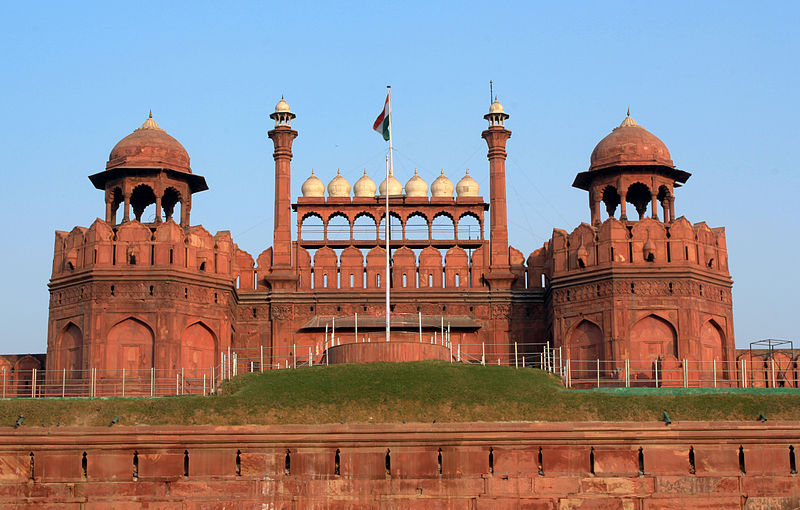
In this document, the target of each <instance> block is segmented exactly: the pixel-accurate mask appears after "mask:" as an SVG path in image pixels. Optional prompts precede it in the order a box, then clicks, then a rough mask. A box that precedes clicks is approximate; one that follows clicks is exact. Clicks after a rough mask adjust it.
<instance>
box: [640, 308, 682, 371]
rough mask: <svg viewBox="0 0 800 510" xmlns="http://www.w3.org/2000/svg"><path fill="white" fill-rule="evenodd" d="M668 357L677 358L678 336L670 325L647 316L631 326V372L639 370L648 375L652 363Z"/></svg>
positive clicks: (658, 318) (654, 317)
mask: <svg viewBox="0 0 800 510" xmlns="http://www.w3.org/2000/svg"><path fill="white" fill-rule="evenodd" d="M668 355H669V356H675V357H676V358H677V357H678V334H677V333H676V331H675V328H674V327H673V326H672V324H670V323H669V322H668V321H666V320H665V319H663V318H661V317H659V316H657V315H648V316H647V317H644V318H642V319H640V320H639V321H638V322H636V324H634V325H633V328H631V334H630V359H631V370H634V369H641V370H644V371H646V372H647V373H648V374H649V373H650V371H651V368H652V361H653V360H655V359H657V358H664V357H665V356H668ZM634 366H635V368H634Z"/></svg>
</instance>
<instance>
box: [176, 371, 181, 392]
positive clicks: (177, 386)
mask: <svg viewBox="0 0 800 510" xmlns="http://www.w3.org/2000/svg"><path fill="white" fill-rule="evenodd" d="M175 394H176V395H180V394H181V374H179V373H177V372H176V373H175Z"/></svg>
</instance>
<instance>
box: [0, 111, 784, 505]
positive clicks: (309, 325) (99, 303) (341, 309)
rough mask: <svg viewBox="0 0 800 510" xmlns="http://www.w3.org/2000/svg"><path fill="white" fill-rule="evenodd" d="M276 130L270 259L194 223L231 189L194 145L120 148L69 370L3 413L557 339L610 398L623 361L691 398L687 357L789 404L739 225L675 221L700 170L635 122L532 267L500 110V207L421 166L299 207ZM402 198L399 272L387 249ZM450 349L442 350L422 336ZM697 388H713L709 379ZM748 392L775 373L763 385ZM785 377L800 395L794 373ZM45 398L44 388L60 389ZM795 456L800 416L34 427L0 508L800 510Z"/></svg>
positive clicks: (279, 119) (16, 362)
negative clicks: (510, 217) (570, 223)
mask: <svg viewBox="0 0 800 510" xmlns="http://www.w3.org/2000/svg"><path fill="white" fill-rule="evenodd" d="M270 117H271V118H272V119H273V120H274V121H275V126H274V128H273V129H272V130H270V131H269V138H270V139H272V141H273V143H274V159H275V214H274V220H275V225H274V238H273V242H272V246H271V247H267V248H266V249H265V250H264V251H263V252H262V253H261V254H259V255H258V256H257V257H256V258H255V259H254V257H253V256H252V255H250V254H248V253H246V252H244V251H243V250H240V249H239V248H238V247H237V245H236V244H235V243H234V242H233V239H232V238H231V235H230V233H229V232H227V231H222V232H218V233H216V234H214V235H212V234H211V233H209V232H208V231H206V230H205V229H204V228H203V227H202V226H199V225H192V223H191V209H192V197H193V195H194V193H197V192H200V191H205V190H207V189H208V187H207V185H206V182H205V180H204V178H203V177H201V176H199V175H197V174H195V173H193V172H192V170H191V167H190V160H189V156H188V153H187V151H186V150H185V149H184V147H183V146H182V145H181V144H180V143H179V142H178V141H177V140H175V139H174V138H173V137H171V136H170V135H168V134H167V133H166V132H165V131H164V130H163V129H162V128H160V127H159V126H158V124H157V123H156V121H155V120H154V119H153V118H152V116H151V117H150V118H148V119H147V120H146V121H145V122H144V124H143V125H142V126H141V127H140V128H138V129H136V130H135V131H134V132H133V133H131V134H130V135H128V136H126V137H125V138H123V139H122V140H121V141H120V142H119V143H117V145H116V146H114V148H113V149H112V150H111V154H110V156H109V159H108V162H107V164H106V169H105V170H104V171H102V172H100V173H96V174H94V175H91V176H90V180H91V182H92V183H93V184H94V186H95V187H96V188H98V189H100V190H103V192H104V198H105V216H104V218H103V219H99V218H98V219H97V220H95V221H94V223H92V225H91V226H90V227H88V228H84V227H75V228H73V229H72V231H70V232H60V231H59V232H56V240H55V251H54V258H53V273H52V278H51V281H50V285H49V288H50V318H49V327H48V343H47V354H46V355H33V356H31V355H28V356H5V357H3V358H0V368H2V369H3V372H2V373H3V396H6V375H7V373H8V374H11V384H12V385H13V387H14V389H15V391H16V392H17V395H25V394H27V395H28V396H64V395H69V393H67V392H66V390H65V388H66V387H67V386H66V381H67V380H69V381H70V384H71V385H74V386H75V387H79V388H86V387H87V385H88V387H89V388H90V389H89V393H88V394H89V395H91V396H97V395H98V392H97V385H98V384H100V385H102V384H103V383H104V382H105V383H106V384H107V388H110V387H111V384H112V383H113V384H117V385H118V383H119V381H120V375H121V388H122V396H125V395H126V394H125V388H126V386H125V384H126V383H125V377H126V373H127V374H135V373H138V372H149V373H152V374H155V372H156V370H159V371H166V372H167V373H172V374H175V373H180V378H179V379H178V380H177V383H176V384H177V388H176V386H173V387H172V390H176V392H178V393H183V392H184V388H183V386H182V384H183V383H182V381H183V371H184V370H190V371H191V370H195V371H206V370H208V371H209V374H210V376H211V377H210V381H211V383H212V384H213V381H215V380H217V379H218V378H219V375H220V374H219V372H217V374H216V376H215V375H214V369H215V367H218V369H220V368H221V369H222V370H225V367H226V366H228V374H227V375H228V376H230V361H231V360H230V353H231V352H233V353H236V352H248V351H250V352H258V353H259V356H258V357H256V358H253V359H258V366H257V369H258V370H264V369H269V368H278V367H283V366H289V364H290V363H292V364H296V363H297V362H298V358H300V357H302V356H305V352H301V353H298V352H296V351H297V346H302V347H303V349H304V350H305V349H308V351H307V352H308V362H309V364H310V363H312V362H315V363H318V362H320V361H321V360H323V359H324V361H325V362H330V363H336V362H344V361H371V360H390V361H400V360H411V359H450V360H451V361H452V360H453V359H454V355H453V352H454V350H455V352H457V353H458V357H459V359H460V357H461V356H464V357H465V358H470V357H471V359H473V360H474V359H477V358H480V359H481V361H483V362H490V363H491V362H494V361H495V360H496V361H498V362H499V361H500V360H509V359H514V360H517V359H518V358H519V356H522V357H523V360H524V357H525V356H533V355H536V354H539V351H540V350H541V349H542V348H543V347H542V346H543V345H545V346H546V347H544V348H545V349H551V348H552V349H561V354H562V360H563V359H566V360H567V363H569V361H572V362H573V364H574V366H573V367H572V369H573V370H574V371H575V372H577V373H582V374H583V375H584V377H585V378H586V377H588V379H591V380H594V379H595V378H596V380H597V384H598V385H600V382H601V379H602V380H603V381H606V382H610V381H617V382H619V381H620V378H621V377H622V376H621V373H620V372H619V371H618V370H616V369H613V370H612V369H609V368H608V367H609V366H612V367H613V366H616V367H619V366H621V365H620V364H621V363H623V362H624V367H625V370H624V378H625V382H626V385H628V384H629V383H630V380H631V379H634V380H636V381H639V382H644V383H645V384H651V383H652V385H654V386H660V385H668V384H667V383H668V382H670V381H669V379H670V377H668V375H667V374H668V373H669V372H668V370H669V369H670V367H672V370H673V374H674V370H675V369H678V370H683V384H684V385H687V382H688V381H687V379H688V378H687V372H686V367H687V363H689V362H694V363H695V365H694V366H695V367H701V369H700V371H701V372H702V370H705V369H703V368H702V367H706V369H707V370H709V371H713V381H714V385H715V386H716V385H717V384H718V383H719V384H720V385H723V386H724V385H729V386H736V385H739V386H766V385H771V386H775V385H776V370H775V367H776V360H777V362H778V364H779V368H780V373H781V374H783V375H785V374H786V373H788V372H790V371H791V370H787V369H786V367H791V365H792V363H793V361H792V359H791V357H788V355H786V354H785V353H776V354H774V356H773V357H772V358H771V361H772V380H771V381H768V380H767V379H768V376H767V374H768V372H767V371H766V370H763V369H759V370H756V372H755V374H758V373H759V371H760V373H761V375H760V376H758V375H753V374H754V372H753V367H755V366H756V363H761V365H760V366H761V367H762V368H764V367H766V365H765V363H764V361H765V360H764V359H763V358H761V359H760V360H757V359H755V358H753V353H752V352H751V353H749V356H750V359H749V362H750V369H751V370H750V371H747V370H744V368H745V367H746V366H747V365H746V364H745V363H742V365H741V366H742V367H743V369H742V370H741V372H740V371H738V366H739V363H738V362H739V361H743V360H742V359H741V356H742V355H741V354H740V355H738V357H737V353H736V350H735V348H734V337H733V323H732V303H731V284H732V282H731V278H730V275H729V273H728V263H727V262H728V261H727V252H726V244H725V233H724V229H723V228H721V227H720V228H710V227H708V226H707V225H706V224H705V223H702V222H701V223H696V224H692V223H690V222H689V221H688V220H687V219H686V218H684V217H682V216H679V217H676V206H675V191H676V189H677V188H678V187H680V186H681V185H682V184H684V183H686V181H687V180H688V178H689V177H690V174H689V173H688V172H686V171H683V170H679V169H677V168H676V167H675V165H674V164H673V161H672V159H671V156H670V153H669V151H668V149H667V147H666V146H665V145H664V144H663V143H662V142H661V141H660V140H659V139H658V138H657V137H656V136H654V135H653V134H651V133H650V132H649V131H647V130H646V129H645V128H644V127H642V126H639V125H638V124H637V123H636V122H635V121H634V120H633V119H632V118H631V117H630V116H627V117H626V118H625V119H624V120H623V121H622V124H621V125H619V126H618V127H615V128H614V129H613V130H612V131H611V133H610V134H608V135H607V136H606V137H605V138H603V139H602V140H601V141H600V142H599V143H598V144H597V146H596V147H595V148H594V150H593V151H592V153H591V159H590V165H589V168H588V169H587V170H586V171H582V172H580V173H578V175H577V176H576V178H575V181H574V183H573V185H574V186H575V187H577V188H579V189H582V190H585V191H587V192H588V194H589V214H588V215H587V216H588V220H589V221H588V222H586V223H581V224H580V225H579V226H577V228H575V229H574V230H573V231H572V232H570V233H568V232H565V231H563V230H560V229H554V231H553V235H552V238H551V239H550V240H548V241H547V242H546V243H545V244H544V246H542V247H541V248H540V249H538V250H536V251H534V252H533V253H531V254H529V255H527V256H526V255H525V254H523V253H521V252H520V251H518V250H516V249H514V248H513V247H511V245H510V244H509V240H508V229H507V211H506V182H505V159H506V144H507V142H508V140H509V138H510V137H511V131H510V130H508V129H507V127H506V125H505V124H506V121H507V120H508V118H509V115H508V114H506V113H505V112H504V110H503V107H502V106H501V105H500V103H498V102H497V101H495V102H494V103H493V104H492V105H491V107H490V110H489V113H488V114H486V115H485V118H486V119H487V121H488V123H489V125H488V128H487V129H486V130H485V131H483V133H482V137H483V139H484V140H486V143H487V145H488V159H489V165H488V173H489V190H488V200H487V199H485V198H484V197H483V196H482V195H481V190H480V189H479V187H478V184H477V182H476V181H475V180H473V178H472V177H471V176H470V175H469V172H468V171H467V172H465V175H464V176H463V177H462V178H460V180H459V181H458V182H457V184H455V185H454V184H453V182H452V181H451V180H450V179H449V178H448V177H447V176H446V175H445V172H444V171H442V173H441V175H440V176H439V177H438V178H437V179H436V180H434V181H433V182H432V183H431V184H430V186H429V185H428V183H426V182H425V181H424V180H423V179H422V178H421V177H420V176H418V175H417V174H416V172H415V174H414V175H413V176H410V178H409V179H408V181H407V183H406V184H405V186H403V185H402V184H401V183H400V182H399V181H398V180H397V179H396V178H395V176H394V175H390V176H389V177H388V178H387V179H386V180H385V181H384V182H382V183H381V184H380V186H377V185H376V184H375V182H374V181H373V180H372V179H371V178H370V177H369V176H368V175H367V173H366V172H365V173H364V176H363V177H361V178H360V179H359V180H358V181H357V182H355V183H354V184H353V185H352V186H351V185H350V183H348V182H347V181H346V180H345V178H344V177H342V176H341V175H338V174H337V175H336V176H333V177H332V179H331V180H330V182H329V184H328V186H327V196H326V186H325V185H324V183H323V182H322V181H321V180H320V179H319V177H317V176H316V175H315V174H314V172H313V171H312V172H311V176H310V177H309V178H308V179H307V180H306V181H305V182H304V183H303V185H302V189H301V196H299V197H297V199H296V200H295V201H294V202H293V200H292V190H291V185H290V183H291V161H292V142H293V140H294V139H295V138H296V137H297V136H298V132H297V131H295V130H294V129H293V128H292V126H291V122H292V121H293V120H294V119H295V115H294V113H292V112H291V110H290V108H289V105H288V104H287V103H286V102H285V101H284V100H283V99H282V100H281V101H280V102H279V103H278V104H277V106H276V108H275V112H274V113H273V114H272V115H270ZM473 173H474V172H473ZM351 191H352V195H351ZM483 191H484V192H485V191H486V190H483ZM387 196H388V200H389V202H390V210H391V213H390V214H391V215H390V218H389V228H388V230H389V234H390V235H389V238H390V239H389V248H390V250H391V253H390V257H391V269H390V272H389V274H387V271H386V265H385V260H386V251H385V249H384V248H383V246H385V243H386V239H385V238H384V235H385V234H384V232H385V231H384V229H383V225H385V222H386V220H387V218H386V215H385V208H384V207H385V200H386V199H387ZM120 208H121V210H120ZM487 211H488V212H489V218H490V219H489V225H488V236H486V235H485V232H486V231H487V228H486V226H485V225H484V223H485V218H486V216H485V213H486V212H487ZM293 212H294V213H296V216H294V217H295V218H296V228H297V233H296V240H292V237H293V236H292V221H293ZM386 286H390V288H391V294H392V297H391V308H392V310H391V311H392V313H391V331H392V334H391V341H390V342H385V341H384V340H385V338H384V332H385V329H384V321H385V318H386V317H385V315H384V313H385V312H384V311H385V308H384V303H385V302H384V299H385V291H386ZM445 325H446V328H445ZM334 331H335V332H336V334H334ZM445 331H446V335H445ZM437 334H438V335H439V339H438V342H437V341H435V337H436V335H437ZM341 337H344V338H346V339H348V340H345V341H344V342H342V341H341ZM428 337H432V338H434V341H433V342H427V341H423V340H424V339H427V338H428ZM779 355H783V356H784V358H780V357H779ZM226 356H227V359H226ZM512 356H513V358H512ZM265 360H268V363H266V364H265V363H264V361H265ZM562 360H559V363H561V361H562ZM276 361H277V363H276ZM744 361H747V360H744ZM253 363H254V362H251V364H250V369H251V370H253V369H254V368H255V367H254V364H253ZM703 363H705V364H703ZM523 364H524V361H523ZM718 364H719V365H718ZM731 364H732V365H731ZM718 366H719V367H720V370H719V373H717V367H718ZM731 366H733V367H734V368H733V369H731V368H730V367H731ZM725 367H727V368H725ZM42 369H45V370H44V373H45V374H46V375H45V377H44V378H42V379H41V380H40V379H37V377H38V376H37V375H36V374H37V370H42ZM98 371H99V373H98ZM659 371H660V374H661V379H660V380H659ZM204 373H205V372H204ZM571 373H572V372H571V371H567V378H566V381H567V382H568V383H569V382H570V375H569V374H571ZM783 375H782V376H783ZM695 376H697V380H695V384H694V385H698V384H702V381H705V382H708V381H710V380H711V377H712V376H711V375H710V374H702V373H700V374H697V373H695ZM153 377H154V378H153V379H152V380H151V383H150V384H151V386H149V389H144V390H142V389H141V388H139V392H138V393H137V390H136V388H135V387H134V388H131V386H130V383H129V386H128V391H129V393H128V394H129V395H130V394H147V392H148V391H149V392H150V394H151V395H153V394H163V392H162V393H160V392H158V391H156V387H155V376H153ZM746 377H752V378H753V380H752V381H750V384H748V382H747V380H746ZM26 378H27V379H26ZM104 380H105V381H104ZM173 380H174V379H173ZM59 381H60V384H59ZM205 382H206V380H205V379H203V387H202V388H203V392H204V393H205V390H206V387H205ZM673 382H674V381H673ZM783 382H789V383H791V384H789V385H792V386H793V385H795V383H796V381H795V378H794V376H791V377H790V378H789V379H788V380H787V379H784V380H783ZM37 384H39V385H40V386H39V385H37ZM41 386H44V387H46V388H47V390H46V391H44V392H41V391H40V390H38V391H37V389H38V388H41ZM55 388H58V389H59V390H58V391H54V389H55ZM20 389H21V391H20ZM59 391H60V392H59ZM114 391H116V390H114ZM83 394H86V393H83ZM110 394H114V395H116V394H118V393H114V392H112V393H110ZM113 423H114V422H112V425H113ZM26 425H27V424H26ZM798 440H800V434H799V433H798V427H797V424H796V423H794V422H779V421H778V422H774V421H770V422H769V423H768V424H767V423H766V419H764V420H763V421H762V422H755V420H753V422H749V423H738V422H737V423H733V422H695V423H691V422H684V423H675V424H672V425H671V426H669V427H666V426H665V425H664V424H663V423H661V422H656V421H655V418H654V421H653V422H648V423H467V424H442V423H439V424H437V423H435V422H434V423H433V424H419V423H409V424H406V423H405V422H404V423H402V424H399V423H397V424H379V425H372V424H344V423H342V424H336V425H306V426H295V425H282V426H271V427H258V426H244V427H216V426H211V425H208V426H196V427H148V426H121V425H118V426H116V427H114V428H108V427H102V428H101V427H61V428H59V427H47V428H41V429H40V428H38V427H35V426H24V427H21V428H19V429H17V430H13V431H12V430H11V429H10V428H9V429H8V431H7V433H5V434H4V435H3V436H2V438H0V503H2V504H4V505H5V507H9V508H85V509H90V508H91V509H94V508H123V509H127V508H141V507H146V508H164V509H166V508H185V509H195V508H198V509H199V508H218V509H222V508H225V509H244V508H248V509H249V508H262V509H263V508H270V509H278V508H280V509H284V508H286V509H289V508H296V509H301V508H303V509H304V508H309V509H311V508H332V509H346V508H347V509H349V508H369V509H400V508H403V509H416V508H420V509H421V508H426V509H429V508H443V509H444V508H447V509H465V510H467V509H469V510H478V509H506V508H509V509H510V508H515V509H517V508H519V509H521V508H525V509H534V508H535V509H540V508H541V509H551V510H553V509H555V508H558V509H562V510H567V509H600V508H604V509H605V508H614V509H625V510H628V509H630V510H634V509H635V510H644V509H651V508H668V509H685V508H705V509H711V508H726V509H727V508H730V509H734V508H749V509H766V508H786V509H789V508H796V507H797V505H800V482H798V478H797V476H796V473H797V465H796V457H795V450H794V445H796V444H798Z"/></svg>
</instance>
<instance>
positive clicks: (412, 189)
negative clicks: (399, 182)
mask: <svg viewBox="0 0 800 510" xmlns="http://www.w3.org/2000/svg"><path fill="white" fill-rule="evenodd" d="M406 196H407V197H427V196H428V183H427V182H425V180H424V179H423V178H422V177H420V176H419V175H418V174H417V169H416V168H415V169H414V176H413V177H412V178H411V179H409V180H408V182H407V183H406Z"/></svg>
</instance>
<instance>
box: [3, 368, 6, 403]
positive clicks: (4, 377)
mask: <svg viewBox="0 0 800 510" xmlns="http://www.w3.org/2000/svg"><path fill="white" fill-rule="evenodd" d="M3 398H6V369H5V368H4V369H3Z"/></svg>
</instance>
